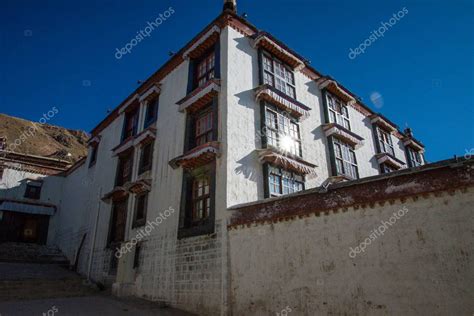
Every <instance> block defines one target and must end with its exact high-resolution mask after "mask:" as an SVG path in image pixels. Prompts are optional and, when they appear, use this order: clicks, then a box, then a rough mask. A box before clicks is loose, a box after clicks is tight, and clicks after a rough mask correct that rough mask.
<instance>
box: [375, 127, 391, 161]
mask: <svg viewBox="0 0 474 316" xmlns="http://www.w3.org/2000/svg"><path fill="white" fill-rule="evenodd" d="M376 128H377V134H378V138H379V139H378V141H379V148H380V152H381V153H387V154H390V155H392V156H393V157H395V151H394V150H393V143H392V137H391V136H390V133H387V132H386V131H384V130H382V129H381V128H379V127H376Z"/></svg>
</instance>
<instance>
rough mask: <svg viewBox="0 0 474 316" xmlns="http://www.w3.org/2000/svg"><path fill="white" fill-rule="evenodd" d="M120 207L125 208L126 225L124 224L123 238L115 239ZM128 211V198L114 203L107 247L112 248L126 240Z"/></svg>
mask: <svg viewBox="0 0 474 316" xmlns="http://www.w3.org/2000/svg"><path fill="white" fill-rule="evenodd" d="M119 206H122V207H124V212H125V223H124V229H123V236H122V238H115V237H116V236H115V234H116V233H117V231H116V227H115V226H116V225H115V223H116V220H117V218H116V216H117V209H118V207H119ZM127 209H128V198H125V199H121V200H116V201H113V203H112V207H111V212H110V220H109V233H108V237H107V247H109V248H112V247H114V246H116V245H117V244H119V243H120V242H122V241H124V240H125V234H126V229H127V227H126V226H127Z"/></svg>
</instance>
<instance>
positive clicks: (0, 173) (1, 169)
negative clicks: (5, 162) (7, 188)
mask: <svg viewBox="0 0 474 316" xmlns="http://www.w3.org/2000/svg"><path fill="white" fill-rule="evenodd" d="M3 170H4V169H3V167H2V166H0V180H2V179H3Z"/></svg>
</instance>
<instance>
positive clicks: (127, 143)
mask: <svg viewBox="0 0 474 316" xmlns="http://www.w3.org/2000/svg"><path fill="white" fill-rule="evenodd" d="M155 138H156V128H155V127H153V126H150V127H148V128H146V129H144V130H143V131H141V132H140V133H138V134H137V135H135V136H130V137H128V138H126V139H125V140H124V141H123V142H122V143H120V145H118V146H117V147H115V148H113V149H112V152H113V154H114V156H118V155H120V154H121V153H123V152H125V151H127V150H129V149H130V148H132V147H135V146H136V145H138V144H141V143H143V142H145V141H148V140H153V139H155Z"/></svg>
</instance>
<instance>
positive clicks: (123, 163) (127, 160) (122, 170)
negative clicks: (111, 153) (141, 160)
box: [115, 150, 133, 186]
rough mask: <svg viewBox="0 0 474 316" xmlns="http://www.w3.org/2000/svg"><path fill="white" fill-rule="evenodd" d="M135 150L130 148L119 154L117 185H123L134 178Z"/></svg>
mask: <svg viewBox="0 0 474 316" xmlns="http://www.w3.org/2000/svg"><path fill="white" fill-rule="evenodd" d="M132 166H133V151H132V150H130V151H128V152H126V153H124V154H122V155H121V156H119V161H118V168H117V178H116V181H115V185H116V186H121V185H124V184H125V183H127V182H128V181H130V180H131V179H132Z"/></svg>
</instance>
